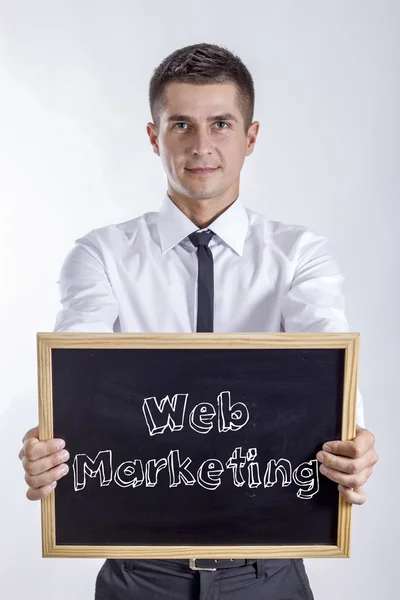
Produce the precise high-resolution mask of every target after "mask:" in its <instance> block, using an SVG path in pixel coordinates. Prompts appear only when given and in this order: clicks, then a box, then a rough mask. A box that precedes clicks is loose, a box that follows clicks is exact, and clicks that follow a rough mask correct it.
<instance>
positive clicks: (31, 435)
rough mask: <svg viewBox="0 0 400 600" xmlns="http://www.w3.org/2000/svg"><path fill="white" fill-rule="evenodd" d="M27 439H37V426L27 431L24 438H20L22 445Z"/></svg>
mask: <svg viewBox="0 0 400 600" xmlns="http://www.w3.org/2000/svg"><path fill="white" fill-rule="evenodd" d="M27 438H39V425H36V427H32V429H29V431H27V432H26V433H25V435H24V437H23V438H22V443H23V444H24V442H25V440H26V439H27Z"/></svg>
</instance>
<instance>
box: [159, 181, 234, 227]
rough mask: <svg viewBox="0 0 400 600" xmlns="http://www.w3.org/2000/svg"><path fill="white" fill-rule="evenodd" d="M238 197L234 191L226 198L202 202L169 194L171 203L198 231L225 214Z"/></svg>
mask: <svg viewBox="0 0 400 600" xmlns="http://www.w3.org/2000/svg"><path fill="white" fill-rule="evenodd" d="M238 195H239V192H238V191H236V192H235V193H234V194H233V195H232V194H231V195H230V196H228V197H223V196H220V197H217V198H210V199H204V200H193V198H185V197H183V196H180V195H179V194H176V193H174V192H172V193H171V192H170V191H169V190H168V196H169V197H170V199H171V201H172V202H173V203H174V204H175V206H177V207H178V208H179V210H181V211H182V212H183V214H184V215H186V216H187V218H188V219H190V220H191V221H192V223H194V224H195V225H197V227H198V228H199V229H204V228H206V227H208V226H209V225H210V224H211V223H212V222H213V221H215V219H216V218H217V217H219V215H221V214H222V213H223V212H225V211H226V210H227V209H228V208H229V207H230V206H231V204H233V203H234V202H235V200H236V199H237V197H238Z"/></svg>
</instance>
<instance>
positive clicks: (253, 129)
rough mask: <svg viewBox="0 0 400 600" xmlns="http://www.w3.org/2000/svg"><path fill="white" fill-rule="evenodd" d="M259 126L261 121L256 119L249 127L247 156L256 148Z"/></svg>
mask: <svg viewBox="0 0 400 600" xmlns="http://www.w3.org/2000/svg"><path fill="white" fill-rule="evenodd" d="M259 128H260V123H259V121H254V122H253V123H252V124H251V125H250V127H249V130H248V132H247V151H246V156H249V155H250V154H251V153H252V152H253V150H254V146H255V143H256V139H257V135H258V130H259Z"/></svg>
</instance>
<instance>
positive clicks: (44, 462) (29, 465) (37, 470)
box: [22, 449, 69, 475]
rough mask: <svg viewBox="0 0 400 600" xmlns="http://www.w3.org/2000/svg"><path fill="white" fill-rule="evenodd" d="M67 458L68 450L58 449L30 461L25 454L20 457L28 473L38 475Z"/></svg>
mask: <svg viewBox="0 0 400 600" xmlns="http://www.w3.org/2000/svg"><path fill="white" fill-rule="evenodd" d="M68 459H69V452H68V450H65V449H64V450H60V451H59V452H56V453H55V454H50V456H46V457H45V458H39V459H38V460H34V461H30V460H28V459H27V457H26V456H23V457H22V465H23V467H24V469H25V471H26V473H27V474H28V475H40V474H41V473H45V472H46V471H49V470H50V469H52V468H53V467H56V466H57V465H60V464H62V463H64V462H66V461H67V460H68Z"/></svg>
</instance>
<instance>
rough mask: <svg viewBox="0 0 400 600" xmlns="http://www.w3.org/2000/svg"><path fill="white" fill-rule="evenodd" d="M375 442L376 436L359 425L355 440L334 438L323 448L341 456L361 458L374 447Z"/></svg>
mask: <svg viewBox="0 0 400 600" xmlns="http://www.w3.org/2000/svg"><path fill="white" fill-rule="evenodd" d="M374 443H375V436H374V435H373V434H372V433H371V432H370V431H368V429H363V428H362V427H360V426H359V425H357V435H356V437H355V438H354V439H353V440H348V441H344V442H343V441H341V440H333V441H330V442H326V443H325V444H324V445H323V446H322V450H326V451H327V452H331V453H333V454H337V455H339V456H348V457H350V458H360V457H361V456H363V454H365V453H366V452H367V451H368V450H369V449H370V448H373V446H374Z"/></svg>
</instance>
